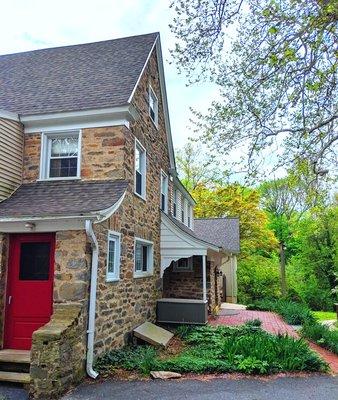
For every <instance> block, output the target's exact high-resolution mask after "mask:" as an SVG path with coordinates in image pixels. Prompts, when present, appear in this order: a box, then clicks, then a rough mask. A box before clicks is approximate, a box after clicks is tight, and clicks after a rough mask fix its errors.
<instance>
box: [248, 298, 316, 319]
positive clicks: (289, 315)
mask: <svg viewBox="0 0 338 400" xmlns="http://www.w3.org/2000/svg"><path fill="white" fill-rule="evenodd" d="M247 308H248V309H249V310H260V311H273V312H275V313H277V314H280V315H281V316H282V317H283V318H284V319H285V321H286V322H287V323H288V324H291V325H302V324H304V323H305V322H310V323H311V322H314V321H315V319H314V316H313V314H312V313H311V310H310V309H309V308H308V307H307V306H306V305H304V304H300V303H295V302H292V301H289V300H282V299H280V300H259V301H256V302H254V303H253V304H250V305H248V307H247Z"/></svg>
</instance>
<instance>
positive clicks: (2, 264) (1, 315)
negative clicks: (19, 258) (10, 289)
mask: <svg viewBox="0 0 338 400" xmlns="http://www.w3.org/2000/svg"><path fill="white" fill-rule="evenodd" d="M7 258H8V235H7V234H5V233H0V348H2V346H3V328H4V323H5V302H6V298H5V294H6V276H7Z"/></svg>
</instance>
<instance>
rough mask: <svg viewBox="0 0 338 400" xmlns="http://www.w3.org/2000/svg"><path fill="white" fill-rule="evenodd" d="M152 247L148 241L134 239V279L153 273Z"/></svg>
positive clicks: (151, 243)
mask: <svg viewBox="0 0 338 400" xmlns="http://www.w3.org/2000/svg"><path fill="white" fill-rule="evenodd" d="M153 259H154V245H153V242H150V241H148V240H144V239H140V238H136V239H135V265H134V277H136V278H137V277H142V276H147V275H151V274H152V273H153V262H154V261H153Z"/></svg>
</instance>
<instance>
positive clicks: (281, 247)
mask: <svg viewBox="0 0 338 400" xmlns="http://www.w3.org/2000/svg"><path fill="white" fill-rule="evenodd" d="M279 256H280V258H279V260H280V279H281V289H282V296H283V297H285V296H286V294H287V291H286V271H285V247H284V243H283V242H280V243H279Z"/></svg>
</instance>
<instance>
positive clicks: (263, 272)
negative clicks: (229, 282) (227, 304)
mask: <svg viewBox="0 0 338 400" xmlns="http://www.w3.org/2000/svg"><path fill="white" fill-rule="evenodd" d="M237 286H238V301H239V303H242V304H248V303H251V302H253V301H255V300H259V299H264V298H268V299H269V298H277V297H279V296H280V277H279V264H278V258H277V256H276V255H275V254H273V255H272V257H270V258H268V257H264V256H262V255H259V254H253V255H249V256H247V257H245V258H242V257H241V258H239V260H238V269H237Z"/></svg>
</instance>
